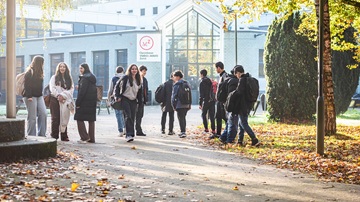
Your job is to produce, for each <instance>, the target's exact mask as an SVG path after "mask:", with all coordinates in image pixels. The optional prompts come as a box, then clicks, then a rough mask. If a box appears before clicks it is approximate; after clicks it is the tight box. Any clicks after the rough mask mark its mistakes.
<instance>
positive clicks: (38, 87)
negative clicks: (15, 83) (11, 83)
mask: <svg viewBox="0 0 360 202" xmlns="http://www.w3.org/2000/svg"><path fill="white" fill-rule="evenodd" d="M43 82H44V78H41V77H37V76H33V74H32V71H27V72H26V73H25V83H24V88H25V93H24V97H27V98H31V97H40V96H42V95H43V94H42V92H43Z"/></svg>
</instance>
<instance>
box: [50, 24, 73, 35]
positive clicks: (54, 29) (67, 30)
mask: <svg viewBox="0 0 360 202" xmlns="http://www.w3.org/2000/svg"><path fill="white" fill-rule="evenodd" d="M72 34H73V24H72V23H63V22H62V23H60V22H52V23H51V36H66V35H72Z"/></svg>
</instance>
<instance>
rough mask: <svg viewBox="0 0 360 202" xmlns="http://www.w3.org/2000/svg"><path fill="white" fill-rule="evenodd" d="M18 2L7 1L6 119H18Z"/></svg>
mask: <svg viewBox="0 0 360 202" xmlns="http://www.w3.org/2000/svg"><path fill="white" fill-rule="evenodd" d="M15 3H16V1H13V0H7V1H6V76H7V78H6V80H7V83H6V84H7V87H6V117H7V118H16V95H15V85H14V84H15V69H16V68H15V62H16V53H15V16H16V14H15V12H16V7H15Z"/></svg>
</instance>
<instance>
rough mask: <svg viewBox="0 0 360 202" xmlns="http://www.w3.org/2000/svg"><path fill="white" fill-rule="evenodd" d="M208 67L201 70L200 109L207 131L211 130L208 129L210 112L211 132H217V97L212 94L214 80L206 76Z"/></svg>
mask: <svg viewBox="0 0 360 202" xmlns="http://www.w3.org/2000/svg"><path fill="white" fill-rule="evenodd" d="M206 75H207V71H206V69H202V70H201V71H200V77H201V80H200V84H199V93H200V96H199V109H201V110H202V113H201V117H202V120H203V125H204V129H205V131H204V132H205V133H208V132H209V129H208V118H207V114H209V118H210V123H211V133H212V134H215V99H214V96H212V95H211V94H212V93H213V92H212V81H211V80H210V79H209V78H208V77H207V76H206Z"/></svg>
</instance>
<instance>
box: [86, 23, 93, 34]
mask: <svg viewBox="0 0 360 202" xmlns="http://www.w3.org/2000/svg"><path fill="white" fill-rule="evenodd" d="M94 32H95V26H94V25H89V24H87V25H85V33H94Z"/></svg>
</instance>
